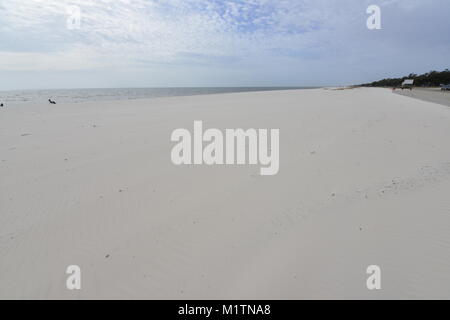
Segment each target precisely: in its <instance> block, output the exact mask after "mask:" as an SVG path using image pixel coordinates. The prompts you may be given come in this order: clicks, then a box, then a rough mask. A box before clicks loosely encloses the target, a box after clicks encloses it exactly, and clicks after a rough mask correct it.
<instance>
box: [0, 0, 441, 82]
mask: <svg viewBox="0 0 450 320" xmlns="http://www.w3.org/2000/svg"><path fill="white" fill-rule="evenodd" d="M370 5H377V6H379V7H380V9H381V29H379V30H370V29H369V28H368V27H367V19H368V18H369V16H370V14H368V13H367V8H368V7H369V6H370ZM77 10H79V12H80V15H79V19H78V18H77V17H78V16H77V15H76V14H77V12H78V11H77ZM0 16H1V19H0V90H20V89H53V88H106V87H222V86H337V85H348V84H360V83H365V82H370V81H375V80H379V79H382V78H386V77H397V76H403V75H408V74H409V73H418V74H419V73H424V72H428V71H430V70H439V71H441V70H444V69H446V68H450V18H449V17H450V5H449V0H224V1H219V0H209V1H207V0H26V1H24V0H0ZM78 22H79V24H77V23H78Z"/></svg>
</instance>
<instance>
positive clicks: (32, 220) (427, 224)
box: [0, 88, 450, 299]
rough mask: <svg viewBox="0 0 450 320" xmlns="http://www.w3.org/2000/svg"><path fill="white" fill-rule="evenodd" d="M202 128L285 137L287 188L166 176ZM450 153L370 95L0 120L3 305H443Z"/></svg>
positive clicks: (254, 176)
mask: <svg viewBox="0 0 450 320" xmlns="http://www.w3.org/2000/svg"><path fill="white" fill-rule="evenodd" d="M195 120H202V121H203V123H204V126H205V127H210V128H219V129H225V128H243V129H247V128H277V129H280V170H279V173H278V174H277V175H274V176H261V175H259V166H252V165H241V166H175V165H174V164H173V163H172V161H171V159H170V153H171V149H172V147H173V145H174V144H173V142H171V141H170V136H171V133H172V132H173V130H175V129H177V128H188V129H192V126H193V123H194V121H195ZM449 137H450V109H449V108H448V107H446V106H443V105H439V104H435V103H431V102H426V101H421V100H418V99H411V98H410V97H404V96H401V95H398V94H393V93H392V92H391V90H388V89H377V88H359V89H353V90H323V89H311V90H291V91H272V92H254V93H233V94H220V95H205V96H191V97H173V98H158V99H147V100H130V101H115V102H87V103H77V104H75V103H74V104H57V105H49V104H46V103H43V104H42V105H22V106H20V105H18V106H14V107H6V108H2V109H0V177H1V179H0V298H2V299H5V298H12V299H18V298H24V299H49V298H61V299H80V298H85V299H93V298H103V299H113V298H123V299H131V298H136V299H144V298H145V299H313V298H323V299H335V298H344V299H351V298H360V299H393V298H400V299H408V298H409V299H415V298H427V299H428V298H447V299H448V298H450V273H449V270H450V254H449V253H450V197H449V190H450V144H449ZM69 265H78V266H80V267H81V271H82V273H81V274H82V290H74V291H70V290H68V289H67V288H66V279H67V274H66V268H67V266H69ZM370 265H378V266H380V268H381V271H382V289H381V290H374V291H370V290H368V289H367V287H366V280H367V278H368V275H367V274H366V269H367V267H368V266H370Z"/></svg>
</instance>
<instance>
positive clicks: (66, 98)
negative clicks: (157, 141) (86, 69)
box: [0, 87, 307, 106]
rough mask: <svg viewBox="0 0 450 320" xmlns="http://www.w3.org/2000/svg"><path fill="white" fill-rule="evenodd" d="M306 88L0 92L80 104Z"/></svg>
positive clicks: (10, 97)
mask: <svg viewBox="0 0 450 320" xmlns="http://www.w3.org/2000/svg"><path fill="white" fill-rule="evenodd" d="M292 89H307V88H305V87H236V88H232V87H226V88H117V89H115V88H108V89H57V90H22V91H0V103H4V104H5V105H6V106H7V105H14V104H40V103H47V102H48V99H51V100H54V101H56V102H57V103H78V102H88V101H112V100H130V99H148V98H161V97H176V96H193V95H204V94H216V93H233V92H252V91H273V90H292Z"/></svg>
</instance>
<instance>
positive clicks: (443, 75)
mask: <svg viewBox="0 0 450 320" xmlns="http://www.w3.org/2000/svg"><path fill="white" fill-rule="evenodd" d="M406 79H414V85H415V86H418V87H439V86H440V85H441V84H450V70H448V69H445V70H444V71H442V72H439V71H430V72H428V73H424V74H421V75H417V74H414V73H411V74H410V75H408V76H407V77H403V78H394V79H383V80H380V81H375V82H372V83H366V84H362V85H361V86H363V87H399V86H401V85H402V83H403V81H404V80H406Z"/></svg>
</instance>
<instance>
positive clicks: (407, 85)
mask: <svg viewBox="0 0 450 320" xmlns="http://www.w3.org/2000/svg"><path fill="white" fill-rule="evenodd" d="M413 85H414V79H406V80H405V81H403V83H402V89H403V88H408V89H411V88H412V87H413Z"/></svg>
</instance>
